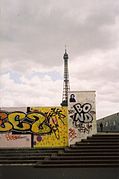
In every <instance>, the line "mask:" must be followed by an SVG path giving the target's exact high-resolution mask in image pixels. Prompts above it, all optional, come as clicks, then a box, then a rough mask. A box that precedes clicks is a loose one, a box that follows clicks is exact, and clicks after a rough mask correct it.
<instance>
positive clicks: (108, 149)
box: [64, 148, 119, 153]
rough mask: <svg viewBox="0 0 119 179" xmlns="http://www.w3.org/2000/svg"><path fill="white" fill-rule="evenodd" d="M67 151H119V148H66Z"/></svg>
mask: <svg viewBox="0 0 119 179" xmlns="http://www.w3.org/2000/svg"><path fill="white" fill-rule="evenodd" d="M64 151H65V152H71V153H75V152H76V153H77V152H78V153H80V152H119V148H106V149H105V148H90V150H89V148H84V149H82V148H66V149H65V150H64Z"/></svg>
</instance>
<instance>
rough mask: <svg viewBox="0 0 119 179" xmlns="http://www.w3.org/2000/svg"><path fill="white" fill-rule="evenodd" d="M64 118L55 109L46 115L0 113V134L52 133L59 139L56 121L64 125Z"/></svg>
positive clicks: (36, 113) (35, 113)
mask: <svg viewBox="0 0 119 179" xmlns="http://www.w3.org/2000/svg"><path fill="white" fill-rule="evenodd" d="M65 117H66V116H65V115H64V114H62V111H61V110H59V109H57V108H51V110H50V111H49V112H46V113H43V112H29V113H24V112H21V111H15V112H6V111H0V132H14V131H15V132H20V133H27V132H30V133H33V134H38V135H39V134H40V135H44V134H52V133H54V134H55V136H56V138H57V139H59V137H60V136H59V129H58V128H59V123H58V120H61V122H62V123H63V124H64V122H63V119H64V118H65ZM64 125H65V124H64Z"/></svg>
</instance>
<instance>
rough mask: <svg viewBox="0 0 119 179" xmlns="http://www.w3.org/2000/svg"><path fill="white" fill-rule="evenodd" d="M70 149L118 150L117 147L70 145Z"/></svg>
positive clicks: (118, 146)
mask: <svg viewBox="0 0 119 179" xmlns="http://www.w3.org/2000/svg"><path fill="white" fill-rule="evenodd" d="M70 148H71V149H85V148H86V149H89V150H90V149H103V148H104V149H115V148H117V149H119V145H116V147H115V146H114V145H109V146H108V145H94V146H93V145H86V146H85V145H71V146H70Z"/></svg>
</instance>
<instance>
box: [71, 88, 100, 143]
mask: <svg viewBox="0 0 119 179" xmlns="http://www.w3.org/2000/svg"><path fill="white" fill-rule="evenodd" d="M68 127H69V129H68V130H69V145H71V144H75V142H79V141H81V139H85V138H86V137H87V136H91V135H92V134H95V133H97V126H96V108H95V91H70V92H69V105H68Z"/></svg>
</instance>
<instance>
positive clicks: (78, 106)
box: [73, 103, 82, 113]
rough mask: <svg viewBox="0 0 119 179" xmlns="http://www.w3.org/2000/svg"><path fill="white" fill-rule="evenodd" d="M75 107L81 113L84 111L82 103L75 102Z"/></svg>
mask: <svg viewBox="0 0 119 179" xmlns="http://www.w3.org/2000/svg"><path fill="white" fill-rule="evenodd" d="M73 107H74V109H75V110H76V112H77V113H81V112H82V107H81V104H80V103H77V104H75V105H74V106H73Z"/></svg>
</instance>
